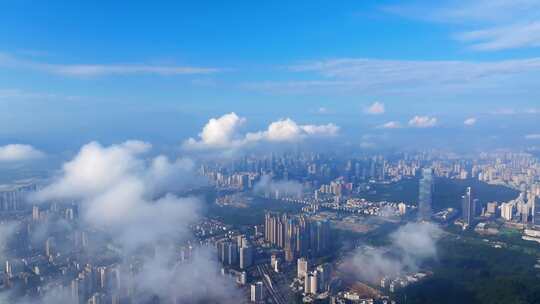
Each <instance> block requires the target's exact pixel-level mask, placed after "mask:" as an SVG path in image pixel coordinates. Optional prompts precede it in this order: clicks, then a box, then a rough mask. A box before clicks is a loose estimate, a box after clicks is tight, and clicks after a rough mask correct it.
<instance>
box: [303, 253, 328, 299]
mask: <svg viewBox="0 0 540 304" xmlns="http://www.w3.org/2000/svg"><path fill="white" fill-rule="evenodd" d="M331 271H332V269H331V266H330V264H322V265H319V266H317V268H316V269H314V270H313V271H309V262H308V260H307V259H305V258H299V259H298V263H297V277H298V278H299V279H301V280H303V281H304V293H305V294H317V293H321V292H325V291H328V289H329V288H330V278H331Z"/></svg>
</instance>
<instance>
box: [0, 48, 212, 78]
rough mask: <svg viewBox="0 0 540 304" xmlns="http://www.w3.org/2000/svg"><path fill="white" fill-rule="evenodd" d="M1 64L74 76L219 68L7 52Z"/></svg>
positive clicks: (199, 71) (200, 71)
mask: <svg viewBox="0 0 540 304" xmlns="http://www.w3.org/2000/svg"><path fill="white" fill-rule="evenodd" d="M0 66H3V67H10V68H20V69H28V70H36V71H41V72H46V73H50V74H56V75H62V76H73V77H97V76H106V75H136V74H155V75H163V76H172V75H195V74H212V73H217V72H220V71H221V70H220V69H217V68H207V67H195V66H176V65H149V64H60V63H43V62H38V61H32V60H25V59H22V58H18V57H15V56H12V55H10V54H6V53H0Z"/></svg>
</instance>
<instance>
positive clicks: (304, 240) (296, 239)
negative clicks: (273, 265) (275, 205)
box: [264, 213, 330, 262]
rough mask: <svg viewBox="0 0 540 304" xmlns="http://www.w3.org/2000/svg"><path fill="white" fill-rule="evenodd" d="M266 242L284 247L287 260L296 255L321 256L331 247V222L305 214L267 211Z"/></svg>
mask: <svg viewBox="0 0 540 304" xmlns="http://www.w3.org/2000/svg"><path fill="white" fill-rule="evenodd" d="M264 238H265V240H266V242H268V243H270V244H272V245H274V246H276V247H278V248H283V249H284V251H285V260H286V261H287V262H292V261H294V259H295V258H296V257H304V256H320V255H321V254H323V253H325V252H327V251H328V249H329V248H330V224H329V223H328V221H322V220H314V219H309V218H306V217H305V216H302V215H299V216H289V215H287V214H282V215H280V214H275V213H267V214H266V215H265V221H264Z"/></svg>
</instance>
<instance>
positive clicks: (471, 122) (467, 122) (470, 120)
mask: <svg viewBox="0 0 540 304" xmlns="http://www.w3.org/2000/svg"><path fill="white" fill-rule="evenodd" d="M476 121H477V119H476V118H475V117H470V118H467V119H465V121H463V124H465V125H466V126H473V125H475V124H476Z"/></svg>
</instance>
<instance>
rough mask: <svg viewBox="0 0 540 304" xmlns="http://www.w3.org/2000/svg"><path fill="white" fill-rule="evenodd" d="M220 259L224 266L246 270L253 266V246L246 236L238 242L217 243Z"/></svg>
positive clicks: (237, 238)
mask: <svg viewBox="0 0 540 304" xmlns="http://www.w3.org/2000/svg"><path fill="white" fill-rule="evenodd" d="M216 246H217V251H218V259H219V261H220V262H221V263H223V264H224V265H229V266H239V267H240V269H246V268H248V267H249V266H251V265H252V264H253V246H251V244H249V241H248V239H247V238H246V237H245V236H244V235H239V236H237V237H236V240H230V239H223V240H220V241H218V242H217V243H216Z"/></svg>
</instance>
